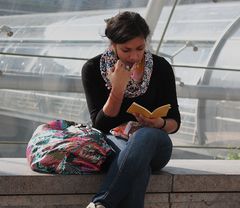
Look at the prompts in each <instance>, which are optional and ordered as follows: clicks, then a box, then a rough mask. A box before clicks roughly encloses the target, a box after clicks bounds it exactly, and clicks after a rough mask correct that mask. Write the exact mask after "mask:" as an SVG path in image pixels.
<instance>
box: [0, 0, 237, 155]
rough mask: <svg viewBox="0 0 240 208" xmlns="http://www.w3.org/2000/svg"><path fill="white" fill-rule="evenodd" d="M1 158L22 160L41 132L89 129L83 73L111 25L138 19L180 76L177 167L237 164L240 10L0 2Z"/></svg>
mask: <svg viewBox="0 0 240 208" xmlns="http://www.w3.org/2000/svg"><path fill="white" fill-rule="evenodd" d="M0 4H1V8H0V157H25V149H26V146H27V143H28V141H29V139H30V138H31V136H32V133H33V132H34V130H35V129H36V127H37V126H38V125H39V124H42V123H44V122H47V121H49V120H53V119H67V120H71V121H76V122H81V123H90V119H89V114H88V110H87V106H86V101H85V96H84V93H83V89H82V84H81V68H82V65H83V64H84V63H85V62H86V60H88V59H89V58H91V57H93V56H95V55H97V54H99V53H102V52H103V50H104V49H105V48H106V47H107V46H108V45H109V42H108V40H107V39H106V38H105V37H104V29H105V22H104V19H107V18H109V17H111V16H113V15H116V14H117V13H118V12H121V11H126V10H131V11H135V12H139V13H140V14H141V15H142V16H143V17H144V18H145V19H146V20H147V22H148V24H149V25H150V29H151V32H152V33H151V37H150V38H149V45H148V47H149V49H150V50H151V51H152V52H153V53H155V54H158V55H160V56H163V57H165V58H166V59H167V60H168V61H169V63H170V64H171V65H172V66H173V69H174V73H175V76H176V85H177V93H178V101H179V105H180V111H181V116H182V126H181V128H180V130H179V132H178V133H176V134H173V135H171V138H172V141H173V143H174V152H173V158H174V159H240V153H239V152H240V93H239V90H240V81H239V80H240V56H239V54H238V53H239V50H240V14H239V11H240V1H239V0H235V1H232V0H225V1H224V0H121V1H117V0H51V1H49V0H21V1H17V0H8V1H5V0H0Z"/></svg>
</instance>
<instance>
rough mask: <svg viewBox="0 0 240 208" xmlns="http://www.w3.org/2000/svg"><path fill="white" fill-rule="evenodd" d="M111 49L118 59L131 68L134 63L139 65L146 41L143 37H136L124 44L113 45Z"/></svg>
mask: <svg viewBox="0 0 240 208" xmlns="http://www.w3.org/2000/svg"><path fill="white" fill-rule="evenodd" d="M113 48H114V50H115V52H116V53H117V56H118V58H119V59H120V60H121V61H122V62H123V63H125V64H126V65H129V66H130V67H132V65H133V64H135V63H140V62H141V60H142V58H143V56H144V51H145V48H146V40H145V39H144V38H143V37H136V38H134V39H132V40H129V41H127V42H125V43H121V44H119V43H113Z"/></svg>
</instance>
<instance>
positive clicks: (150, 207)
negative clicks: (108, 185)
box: [0, 194, 169, 208]
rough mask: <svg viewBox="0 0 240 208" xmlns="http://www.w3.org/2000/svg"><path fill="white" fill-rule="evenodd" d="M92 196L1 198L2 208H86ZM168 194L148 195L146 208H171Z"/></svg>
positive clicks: (0, 205) (0, 204)
mask: <svg viewBox="0 0 240 208" xmlns="http://www.w3.org/2000/svg"><path fill="white" fill-rule="evenodd" d="M91 197H92V195H89V194H84V195H77V194H76V195H22V196H0V207H1V208H5V207H8V208H9V207H11V208H13V207H18V208H27V207H28V208H85V207H86V206H87V204H88V203H89V202H90V201H91ZM168 199H169V196H168V194H146V196H145V208H159V207H161V208H169V202H168Z"/></svg>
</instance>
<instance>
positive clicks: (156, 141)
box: [133, 127, 172, 148]
mask: <svg viewBox="0 0 240 208" xmlns="http://www.w3.org/2000/svg"><path fill="white" fill-rule="evenodd" d="M133 137H134V139H137V140H141V142H142V143H143V144H144V145H146V146H145V147H149V148H156V147H160V146H161V147H163V148H164V147H169V146H172V142H171V139H170V138H169V136H168V134H167V133H166V132H165V131H163V130H161V129H157V128H150V127H144V128H141V129H139V130H137V131H136V132H135V133H134V135H133Z"/></svg>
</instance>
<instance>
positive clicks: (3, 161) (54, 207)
mask: <svg viewBox="0 0 240 208" xmlns="http://www.w3.org/2000/svg"><path fill="white" fill-rule="evenodd" d="M102 178H103V175H102V174H94V175H68V176H64V175H51V174H40V173H36V172H33V171H31V169H30V168H29V166H28V164H27V161H26V159H25V158H0V207H1V208H2V207H11V208H13V207H21V208H26V207H34V208H42V207H46V208H63V207H65V208H68V207H69V208H75V207H76V208H85V206H86V205H87V204H88V202H89V201H90V199H91V197H92V195H93V194H94V193H96V191H97V190H98V187H99V185H100V183H101V180H102ZM145 207H146V208H186V207H188V208H205V207H211V208H228V207H229V208H235V207H236V208H239V207H240V161H237V160H235V161H231V160H171V161H170V162H169V164H168V165H167V166H166V167H165V168H164V169H163V170H162V171H160V172H158V173H154V174H152V176H151V178H150V183H149V186H148V189H147V193H146V198H145Z"/></svg>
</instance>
